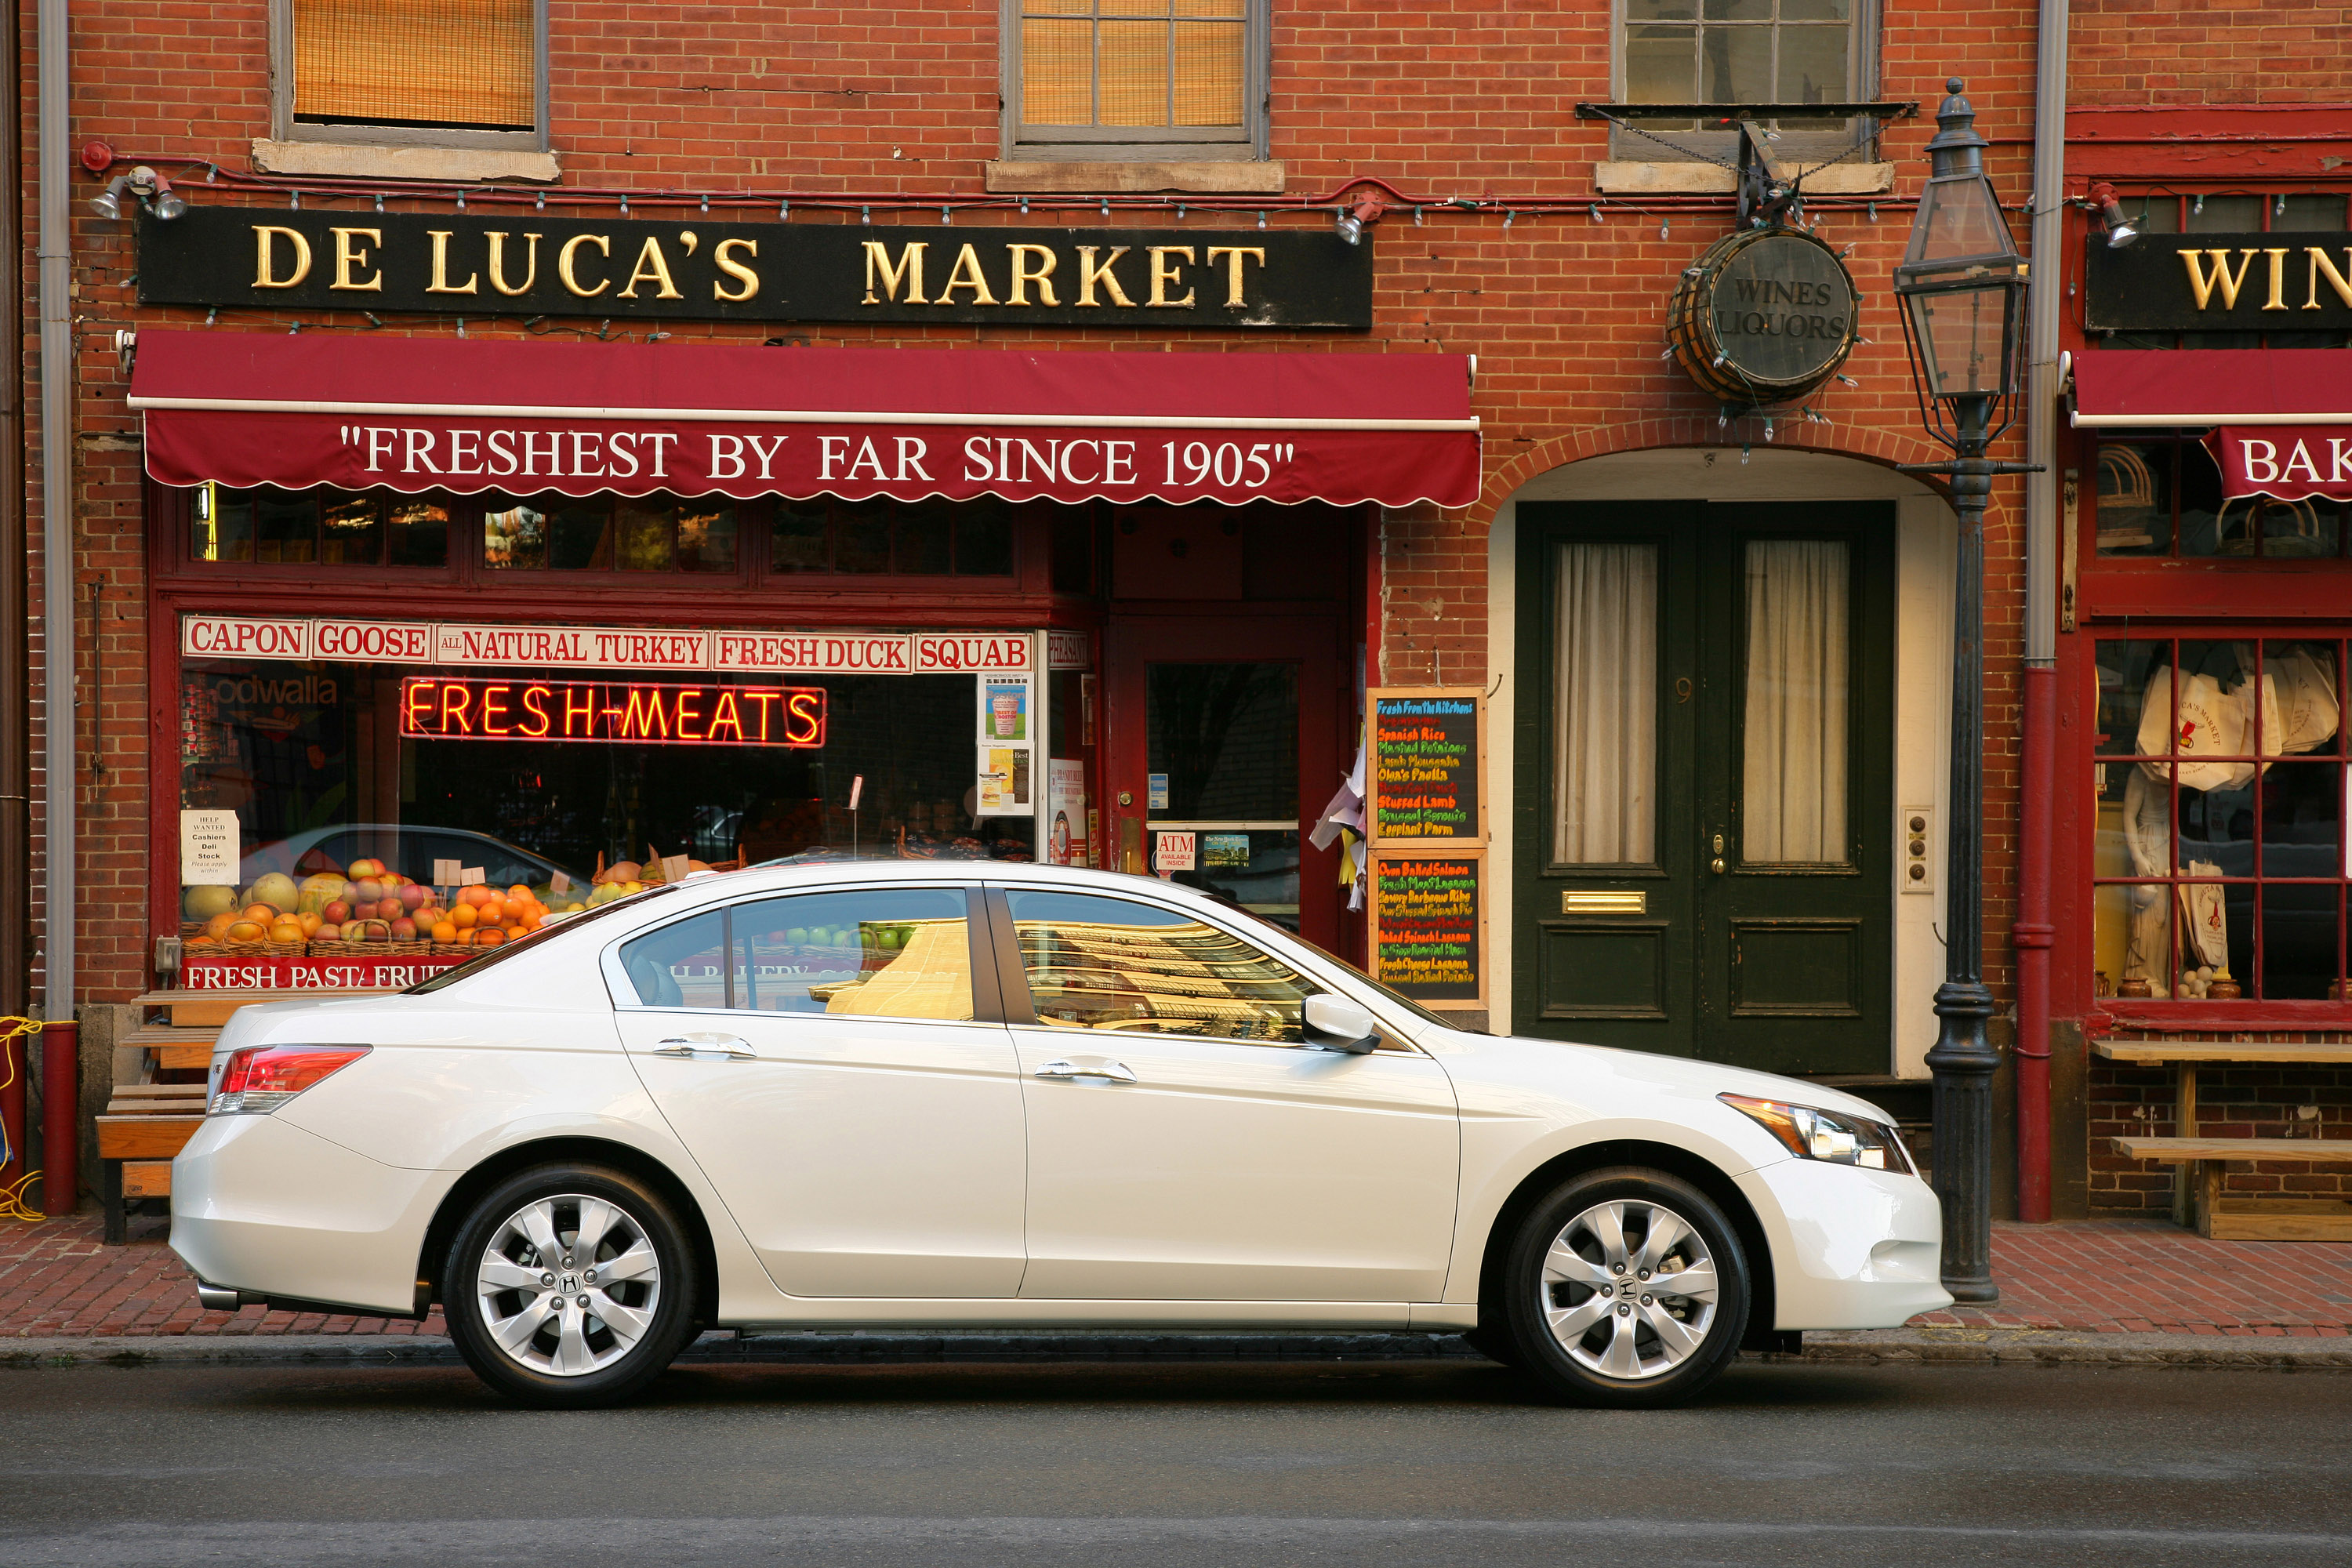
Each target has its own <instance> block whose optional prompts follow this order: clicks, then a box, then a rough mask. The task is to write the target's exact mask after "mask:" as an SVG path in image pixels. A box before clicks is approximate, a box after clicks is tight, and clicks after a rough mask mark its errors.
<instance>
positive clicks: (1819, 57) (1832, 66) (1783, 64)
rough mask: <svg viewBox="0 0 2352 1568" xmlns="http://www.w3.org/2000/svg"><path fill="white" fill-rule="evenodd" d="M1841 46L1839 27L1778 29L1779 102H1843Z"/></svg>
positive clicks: (1843, 31) (1843, 41) (1842, 35)
mask: <svg viewBox="0 0 2352 1568" xmlns="http://www.w3.org/2000/svg"><path fill="white" fill-rule="evenodd" d="M1845 45H1846V29H1845V28H1843V27H1842V26H1830V27H1783V28H1781V29H1780V102H1782V103H1843V102H1844V101H1846V69H1845Z"/></svg>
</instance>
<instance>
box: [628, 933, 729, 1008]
mask: <svg viewBox="0 0 2352 1568" xmlns="http://www.w3.org/2000/svg"><path fill="white" fill-rule="evenodd" d="M726 956H727V942H726V932H725V927H724V925H723V923H722V921H721V920H720V917H719V911H718V910H709V911H707V912H705V913H702V914H698V915H696V916H695V917H694V918H693V919H691V920H683V921H678V922H677V924H675V925H666V926H664V927H662V928H661V929H660V930H659V931H647V932H646V934H645V935H643V936H641V937H638V938H636V939H635V940H634V941H631V942H623V943H622V944H621V969H622V972H623V973H625V974H627V975H628V977H629V984H631V985H633V986H635V988H636V993H637V1001H638V1002H639V1003H640V1004H641V1005H645V1006H647V1007H724V1006H726V1005H727V965H726V962H725V961H726Z"/></svg>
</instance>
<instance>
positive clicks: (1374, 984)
mask: <svg viewBox="0 0 2352 1568" xmlns="http://www.w3.org/2000/svg"><path fill="white" fill-rule="evenodd" d="M1217 902H1218V903H1219V904H1220V905H1222V906H1223V907H1224V908H1225V909H1229V910H1233V911H1234V913H1235V914H1242V915H1247V916H1248V917H1249V918H1250V919H1252V920H1254V921H1257V923H1258V924H1260V925H1264V926H1273V927H1274V929H1275V930H1276V931H1280V932H1281V933H1282V934H1283V935H1285V936H1286V937H1288V938H1289V939H1290V940H1291V941H1293V942H1297V943H1298V944H1299V945H1300V946H1301V947H1304V948H1307V949H1308V950H1309V951H1311V952H1316V953H1318V954H1319V955H1321V956H1322V957H1324V958H1328V959H1329V960H1330V961H1331V962H1332V963H1336V964H1338V965H1339V967H1340V968H1342V969H1344V970H1346V971H1347V972H1348V973H1350V974H1352V975H1354V976H1355V977H1356V978H1357V979H1359V980H1360V981H1362V982H1363V983H1364V984H1367V985H1369V986H1370V987H1371V988H1372V989H1373V990H1375V991H1377V992H1379V993H1380V994H1381V996H1382V997H1383V998H1384V999H1386V1000H1388V1001H1391V1002H1393V1003H1395V1004H1396V1005H1398V1006H1400V1007H1402V1008H1403V1009H1404V1010H1405V1011H1406V1012H1408V1013H1411V1014H1412V1016H1414V1017H1416V1018H1419V1019H1420V1020H1421V1021H1422V1022H1423V1023H1425V1024H1434V1025H1436V1026H1438V1027H1439V1028H1441V1029H1460V1028H1461V1027H1462V1026H1461V1025H1460V1024H1457V1023H1455V1022H1454V1020H1453V1019H1451V1018H1447V1017H1444V1016H1440V1015H1438V1014H1435V1013H1433V1012H1431V1011H1430V1010H1429V1009H1428V1008H1426V1007H1424V1006H1423V1005H1421V1004H1420V1003H1418V1002H1416V1001H1414V1000H1413V999H1412V997H1410V996H1408V995H1406V994H1404V993H1403V992H1402V991H1399V990H1398V989H1397V988H1396V987H1395V986H1393V985H1388V984H1382V983H1381V982H1380V981H1378V980H1375V979H1373V978H1372V977H1371V976H1370V975H1369V974H1367V973H1364V972H1363V971H1362V970H1360V969H1359V968H1357V967H1356V966H1355V965H1354V964H1352V963H1349V962H1348V961H1347V960H1346V959H1344V958H1342V957H1340V956H1339V954H1338V953H1336V952H1332V951H1331V950H1330V949H1328V948H1327V947H1325V946H1323V945H1322V944H1321V943H1319V942H1309V941H1307V939H1306V938H1305V937H1303V936H1301V935H1299V934H1298V933H1297V931H1292V930H1291V929H1290V928H1289V927H1288V926H1286V925H1282V924H1279V923H1277V922H1276V921H1270V920H1268V919H1266V918H1265V916H1264V915H1262V914H1259V913H1258V912H1257V911H1256V910H1251V909H1244V907H1243V906H1241V905H1240V904H1236V903H1233V902H1231V901H1229V900H1224V899H1219V900H1217ZM1468 1032H1469V1033H1473V1034H1475V1033H1477V1032H1478V1031H1476V1030H1471V1031H1468Z"/></svg>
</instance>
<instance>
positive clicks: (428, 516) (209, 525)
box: [188, 484, 449, 566]
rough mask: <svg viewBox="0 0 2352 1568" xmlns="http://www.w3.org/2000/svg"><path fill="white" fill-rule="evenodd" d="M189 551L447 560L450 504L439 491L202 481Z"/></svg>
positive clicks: (270, 557)
mask: <svg viewBox="0 0 2352 1568" xmlns="http://www.w3.org/2000/svg"><path fill="white" fill-rule="evenodd" d="M188 553H189V555H190V557H191V558H192V559H194V560H197V561H256V562H265V563H278V564H300V565H322V566H441V565H446V564H447V563H448V560H449V508H448V506H447V504H446V502H444V501H441V500H436V499H434V498H431V497H419V496H398V495H377V494H371V495H353V494H352V493H350V492H348V491H344V490H280V489H268V488H264V489H243V490H238V489H225V488H223V487H221V486H219V485H211V484H205V485H199V486H197V487H196V489H195V492H194V504H193V506H192V507H191V509H190V524H189V536H188Z"/></svg>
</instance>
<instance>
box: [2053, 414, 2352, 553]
mask: <svg viewBox="0 0 2352 1568" xmlns="http://www.w3.org/2000/svg"><path fill="white" fill-rule="evenodd" d="M2097 480H2098V483H2097V489H2096V492H2095V494H2096V505H2097V523H2098V529H2097V533H2096V535H2095V549H2096V550H2097V552H2098V553H2099V554H2101V555H2179V556H2233V557H2238V558H2241V559H2244V558H2249V557H2262V558H2264V559H2269V560H2294V561H2306V560H2310V559H2312V558H2314V557H2318V556H2328V557H2334V556H2340V555H2341V554H2343V552H2344V544H2345V541H2346V539H2347V536H2352V530H2347V528H2346V527H2345V512H2346V510H2347V506H2346V503H2345V502H2343V501H2336V500H2326V499H2324V498H2315V499H2313V500H2292V501H2289V500H2273V499H2272V498H2271V497H2269V496H2242V497H2240V498H2239V499H2237V500H2229V501H2225V500H2222V499H2221V469H2220V468H2218V467H2217V466H2215V464H2214V461H2213V456H2212V454H2211V453H2210V452H2209V451H2207V450H2206V449H2205V447H2204V444H2203V443H2202V442H2200V441H2197V440H2193V439H2179V440H2176V439H2171V438H2148V439H2135V440H2125V441H2102V442H2100V443H2099V450H2098V458H2097Z"/></svg>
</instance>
